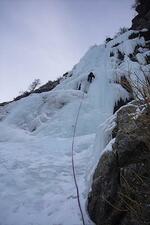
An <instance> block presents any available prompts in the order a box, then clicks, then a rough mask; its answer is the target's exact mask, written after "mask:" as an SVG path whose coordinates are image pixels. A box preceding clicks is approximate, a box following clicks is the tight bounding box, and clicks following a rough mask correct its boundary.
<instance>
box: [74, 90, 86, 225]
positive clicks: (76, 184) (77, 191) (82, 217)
mask: <svg viewBox="0 0 150 225" xmlns="http://www.w3.org/2000/svg"><path fill="white" fill-rule="evenodd" d="M83 99H84V92H83V96H82V98H81V101H80V105H79V108H78V112H77V117H76V120H75V124H74V129H73V138H72V172H73V179H74V184H75V187H76V194H77V201H78V207H79V210H80V214H81V219H82V224H83V225H85V220H84V216H83V211H82V207H81V201H80V192H79V187H78V183H77V178H76V172H75V163H74V142H75V134H76V128H77V123H78V118H79V114H80V110H81V106H82V103H83Z"/></svg>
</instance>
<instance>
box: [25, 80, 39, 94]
mask: <svg viewBox="0 0 150 225" xmlns="http://www.w3.org/2000/svg"><path fill="white" fill-rule="evenodd" d="M40 84H41V81H40V79H34V81H33V82H32V83H31V84H30V86H29V88H28V90H29V92H33V91H34V90H35V89H36V88H37V87H38V86H39V85H40Z"/></svg>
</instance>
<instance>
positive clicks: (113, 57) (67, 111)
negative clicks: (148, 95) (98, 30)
mask: <svg viewBox="0 0 150 225" xmlns="http://www.w3.org/2000/svg"><path fill="white" fill-rule="evenodd" d="M146 33H147V30H142V31H140V32H139V31H132V30H130V31H127V32H126V33H124V34H121V35H119V36H118V37H116V38H114V40H112V41H110V42H108V43H107V44H104V45H95V46H92V47H91V48H90V49H89V50H88V52H87V53H86V54H85V56H83V58H82V59H81V60H80V62H79V63H78V64H77V65H75V66H74V67H73V69H72V70H71V71H70V72H69V73H68V74H67V75H66V76H65V77H64V78H63V79H62V80H61V82H60V84H58V85H57V86H56V87H55V88H54V89H53V90H52V91H49V92H43V93H34V94H31V95H30V96H28V97H26V98H22V99H20V100H18V101H14V102H12V103H10V104H6V105H5V106H1V107H0V149H1V151H0V160H1V164H0V171H1V172H0V173H1V183H0V190H1V192H0V199H1V203H0V223H1V224H3V225H10V224H11V225H29V224H34V225H35V224H36V225H43V224H44V225H49V224H50V225H58V224H61V225H79V224H81V217H80V212H79V209H78V205H77V199H76V190H75V187H74V181H73V177H72V167H71V145H72V136H73V130H74V126H75V120H76V116H77V113H78V110H79V106H80V104H82V106H81V110H80V114H79V120H78V124H77V130H76V137H75V153H74V157H75V167H76V176H77V180H78V185H79V189H80V194H81V203H82V208H83V211H84V217H85V220H86V225H91V224H92V222H91V220H90V219H89V218H88V216H87V212H86V206H85V205H86V200H87V196H88V192H89V189H90V184H91V176H92V174H93V171H94V169H95V167H96V164H97V162H98V161H99V158H100V155H101V154H102V151H103V149H104V148H105V147H106V145H107V144H108V142H109V141H110V140H111V131H112V129H113V128H114V126H115V122H114V120H112V119H111V116H112V115H113V113H114V111H115V110H116V109H117V108H119V107H120V106H121V105H123V104H125V103H126V102H128V101H130V100H131V99H132V98H133V93H132V91H131V90H128V89H127V88H126V87H125V86H124V85H123V83H122V78H123V79H128V78H129V77H128V76H129V73H130V76H131V79H132V80H134V81H135V82H136V80H137V76H136V74H137V71H138V76H140V77H141V79H144V78H142V76H143V73H142V72H141V69H140V68H142V71H145V72H146V73H147V72H148V71H149V69H150V67H149V65H148V64H149V58H150V51H149V48H148V47H149V42H148V41H147V40H145V39H144V36H145V35H146ZM90 72H92V73H93V74H94V75H95V79H93V80H92V82H91V83H90V82H89V81H88V80H87V79H88V75H89V73H90ZM109 118H110V119H109ZM111 145H112V143H111ZM111 145H109V146H110V147H111ZM68 215H69V216H68Z"/></svg>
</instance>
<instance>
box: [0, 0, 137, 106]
mask: <svg viewBox="0 0 150 225" xmlns="http://www.w3.org/2000/svg"><path fill="white" fill-rule="evenodd" d="M133 2H134V0H0V102H2V101H7V100H11V99H13V97H15V96H16V95H18V93H19V91H25V90H27V88H28V86H29V85H30V83H31V82H32V81H33V80H34V79H35V78H39V79H40V80H41V82H42V83H44V82H47V81H48V80H54V79H55V78H57V77H59V76H61V75H62V74H63V73H65V72H66V71H68V70H71V69H72V67H73V65H74V64H76V63H77V62H78V61H79V59H80V58H81V57H82V56H83V55H84V53H85V52H86V51H87V50H88V48H89V47H90V46H91V45H94V44H101V43H103V42H104V39H105V38H106V36H113V35H114V34H115V33H116V32H117V31H118V29H119V27H122V26H126V27H130V26H131V19H132V18H133V16H134V14H135V12H134V11H133V10H131V5H132V4H133Z"/></svg>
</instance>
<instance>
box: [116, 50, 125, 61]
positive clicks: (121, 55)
mask: <svg viewBox="0 0 150 225" xmlns="http://www.w3.org/2000/svg"><path fill="white" fill-rule="evenodd" d="M117 57H118V59H120V60H121V61H123V60H124V54H123V53H122V52H121V51H119V50H118V53H117Z"/></svg>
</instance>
